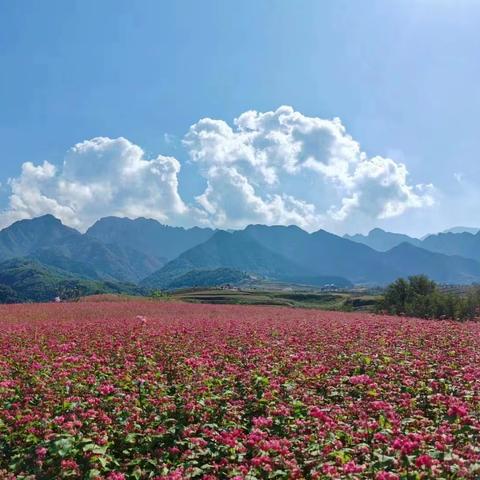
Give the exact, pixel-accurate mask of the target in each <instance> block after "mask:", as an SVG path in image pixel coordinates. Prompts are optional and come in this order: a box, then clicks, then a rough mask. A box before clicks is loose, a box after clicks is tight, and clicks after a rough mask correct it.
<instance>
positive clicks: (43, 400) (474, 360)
mask: <svg viewBox="0 0 480 480" xmlns="http://www.w3.org/2000/svg"><path fill="white" fill-rule="evenodd" d="M0 318H1V329H0V478H2V479H3V478H4V479H54V478H69V479H84V478H86V479H107V480H122V479H157V480H159V479H170V480H173V479H183V478H198V479H204V480H213V479H228V478H230V479H235V480H240V479H251V480H253V479H269V478H271V479H328V478H333V479H339V478H349V479H354V478H358V479H362V478H368V479H376V480H395V479H434V478H435V479H454V478H455V479H457V478H458V479H475V478H477V479H478V478H479V477H480V324H478V323H473V322H467V323H454V322H449V321H441V322H439V321H429V320H416V319H409V318H398V317H386V316H385V317H384V316H378V315H369V314H356V313H353V314H348V313H340V312H321V311H314V310H301V309H286V308H274V307H240V306H225V305H223V306H211V305H210V306H209V305H187V304H179V303H158V302H134V301H132V302H105V303H98V302H96V303H93V302H92V303H90V302H84V303H77V304H58V305H54V304H52V305H22V306H2V307H0Z"/></svg>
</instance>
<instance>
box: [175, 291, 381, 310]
mask: <svg viewBox="0 0 480 480" xmlns="http://www.w3.org/2000/svg"><path fill="white" fill-rule="evenodd" d="M170 297H171V298H172V299H174V300H178V301H183V302H189V303H209V304H231V305H279V306H289V307H300V308H319V309H323V310H339V311H352V310H365V311H369V310H372V309H373V308H374V306H375V305H376V302H377V301H378V298H379V297H377V296H375V295H370V294H365V293H354V292H303V291H290V290H288V291H276V290H253V289H252V290H249V289H245V290H243V289H242V290H234V289H189V290H181V291H178V292H175V293H172V294H171V295H170Z"/></svg>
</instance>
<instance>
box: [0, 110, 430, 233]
mask: <svg viewBox="0 0 480 480" xmlns="http://www.w3.org/2000/svg"><path fill="white" fill-rule="evenodd" d="M183 145H184V147H185V149H186V151H187V154H188V155H189V157H190V159H191V161H192V163H194V164H195V165H196V166H197V168H198V172H199V174H200V175H201V176H202V177H203V179H204V181H205V183H206V187H205V189H204V191H203V193H202V194H201V195H199V196H197V197H195V198H192V199H189V200H185V199H182V197H181V195H180V194H179V172H180V169H181V165H180V162H179V161H178V160H177V159H176V158H173V157H168V156H162V155H158V156H157V157H156V158H151V159H149V158H147V157H146V155H145V152H144V151H143V150H142V148H141V147H140V146H138V145H135V144H133V143H132V142H130V141H129V140H127V139H125V138H122V137H120V138H116V139H111V138H106V137H97V138H93V139H90V140H85V141H83V142H81V143H78V144H77V145H75V146H74V147H73V148H71V149H70V150H69V151H68V152H67V154H66V156H65V159H64V162H63V164H62V165H61V166H59V167H56V166H54V165H53V164H51V163H49V162H44V163H43V164H41V165H34V164H33V163H31V162H27V163H24V164H23V166H22V171H21V173H20V175H19V176H18V177H16V178H12V179H10V180H9V187H10V189H11V192H10V197H9V205H8V208H7V209H6V210H5V211H4V212H2V213H1V214H0V225H2V226H6V225H8V224H10V223H12V222H13V221H15V220H19V219H23V218H31V217H34V216H38V215H41V214H45V213H52V214H53V215H55V216H57V217H59V218H60V219H62V220H63V221H64V223H66V224H68V225H71V226H74V227H77V228H79V229H85V228H87V227H88V226H89V225H91V224H92V223H93V222H94V221H95V220H97V219H98V218H100V217H103V216H107V215H118V216H127V217H131V218H134V217H138V216H144V217H149V218H155V219H157V220H159V221H161V222H163V223H167V224H171V225H184V226H188V225H196V224H200V225H210V226H214V227H218V228H242V227H244V226H245V225H248V224H251V223H264V224H284V225H286V224H296V225H299V226H300V227H302V228H305V229H307V230H316V229H318V228H327V229H328V228H330V229H339V228H341V226H342V225H345V224H349V225H352V224H358V225H365V224H374V223H375V221H377V220H378V219H384V218H390V217H394V216H398V215H401V214H402V213H404V212H405V211H406V210H408V209H411V208H422V207H426V206H430V205H432V204H433V203H434V196H433V192H434V190H433V186H432V185H412V184H410V183H409V181H408V171H407V168H406V166H405V165H404V164H402V163H398V162H395V161H394V160H393V159H390V158H385V157H381V156H374V157H368V156H367V155H366V154H365V153H364V152H363V151H362V150H361V147H360V145H359V143H358V142H357V141H355V140H354V139H353V138H352V137H351V136H350V135H348V134H347V132H346V129H345V127H344V126H343V125H342V122H341V121H340V119H338V118H337V119H334V120H325V119H321V118H317V117H308V116H305V115H303V114H301V113H300V112H297V111H295V110H294V109H293V108H291V107H288V106H283V107H280V108H278V109H277V110H276V111H271V112H265V113H261V112H256V111H248V112H245V113H243V114H242V115H240V116H239V117H238V118H237V119H235V120H234V123H233V125H229V124H228V123H226V122H225V121H223V120H216V119H211V118H203V119H201V120H199V121H198V122H197V123H195V124H194V125H192V126H191V127H190V129H189V131H188V132H187V134H186V135H185V137H184V139H183Z"/></svg>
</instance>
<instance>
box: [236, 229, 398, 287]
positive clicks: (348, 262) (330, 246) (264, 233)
mask: <svg viewBox="0 0 480 480" xmlns="http://www.w3.org/2000/svg"><path fill="white" fill-rule="evenodd" d="M243 234H245V235H248V236H249V237H251V238H253V239H255V240H256V241H257V242H258V243H260V244H261V245H263V246H264V247H266V248H268V249H270V250H271V251H273V252H276V253H278V254H280V255H282V256H283V257H284V258H287V259H288V260H290V261H294V262H295V263H296V264H297V265H299V266H300V267H301V268H302V269H306V270H308V271H310V272H314V274H315V275H323V276H327V275H338V276H340V277H343V278H347V279H348V280H350V281H352V282H354V283H371V282H378V283H385V282H387V281H389V280H390V279H391V278H392V268H391V267H387V266H386V265H384V260H383V258H382V256H381V255H378V252H376V251H375V250H373V249H371V248H370V247H367V246H366V245H362V244H360V243H356V242H352V241H350V240H347V239H345V238H342V237H339V236H337V235H333V234H332V233H328V232H326V231H325V230H319V231H317V232H314V233H307V232H305V231H304V230H302V229H300V228H298V227H294V226H290V227H282V226H273V227H267V226H264V225H250V226H249V227H247V228H246V229H245V230H244V232H243Z"/></svg>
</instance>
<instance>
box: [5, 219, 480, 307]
mask: <svg viewBox="0 0 480 480" xmlns="http://www.w3.org/2000/svg"><path fill="white" fill-rule="evenodd" d="M420 273H423V274H426V275H428V276H430V277H431V278H432V279H434V280H436V281H438V282H442V283H453V284H455V283H456V284H468V283H472V282H480V233H479V232H477V233H476V234H473V233H469V232H464V231H461V232H459V233H454V232H445V233H440V234H435V235H429V236H427V237H426V238H424V239H417V238H412V237H409V236H407V235H403V234H396V233H390V232H385V231H384V230H381V229H374V230H372V231H371V232H370V233H369V234H368V235H353V236H344V237H339V236H337V235H334V234H332V233H329V232H326V231H324V230H319V231H317V232H313V233H308V232H305V231H304V230H302V229H300V228H298V227H295V226H288V227H284V226H265V225H250V226H248V227H246V228H245V229H243V230H237V231H222V230H212V229H208V228H198V227H195V228H190V229H185V228H180V227H169V226H166V225H162V224H160V223H159V222H157V221H155V220H150V219H145V218H138V219H135V220H131V219H127V218H118V217H107V218H103V219H100V220H99V221H97V222H96V223H95V224H94V225H93V226H92V227H91V228H90V229H89V230H88V231H87V232H86V233H84V234H82V233H80V232H78V231H77V230H75V229H72V228H70V227H67V226H65V225H63V224H62V222H61V221H60V220H58V219H57V218H55V217H53V216H52V215H45V216H42V217H38V218H34V219H31V220H21V221H19V222H16V223H14V224H13V225H11V226H9V227H7V228H5V229H4V230H2V231H0V301H1V295H2V292H4V294H5V295H7V296H9V298H10V297H12V298H13V297H14V296H15V294H18V298H22V299H27V300H28V299H30V300H44V299H48V298H49V296H50V295H52V294H53V293H54V292H55V291H60V290H61V289H62V288H63V290H65V288H66V287H65V285H67V284H69V282H70V285H72V284H71V282H77V284H75V288H74V290H75V289H76V290H75V291H80V290H82V289H83V290H82V291H84V290H85V291H89V292H90V291H122V290H125V291H126V290H128V291H129V292H130V293H131V292H135V291H146V290H149V289H173V288H181V287H188V286H195V285H199V286H200V285H202V286H206V285H221V284H223V283H242V282H254V281H256V280H260V279H267V280H275V281H281V282H287V283H296V284H308V285H317V286H325V285H335V286H338V287H349V286H352V285H353V284H367V285H385V284H387V283H389V282H391V281H393V280H394V279H396V278H398V277H401V276H409V275H413V274H420ZM29 279H33V280H32V281H31V284H32V285H33V286H32V288H31V291H30V293H29V290H28V288H29ZM42 283H43V284H45V285H47V286H48V288H45V289H43V290H45V292H44V293H41V294H38V291H39V290H42V288H40V287H39V285H41V284H42ZM43 290H42V291H43ZM32 292H33V293H32ZM35 292H36V293H35Z"/></svg>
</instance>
